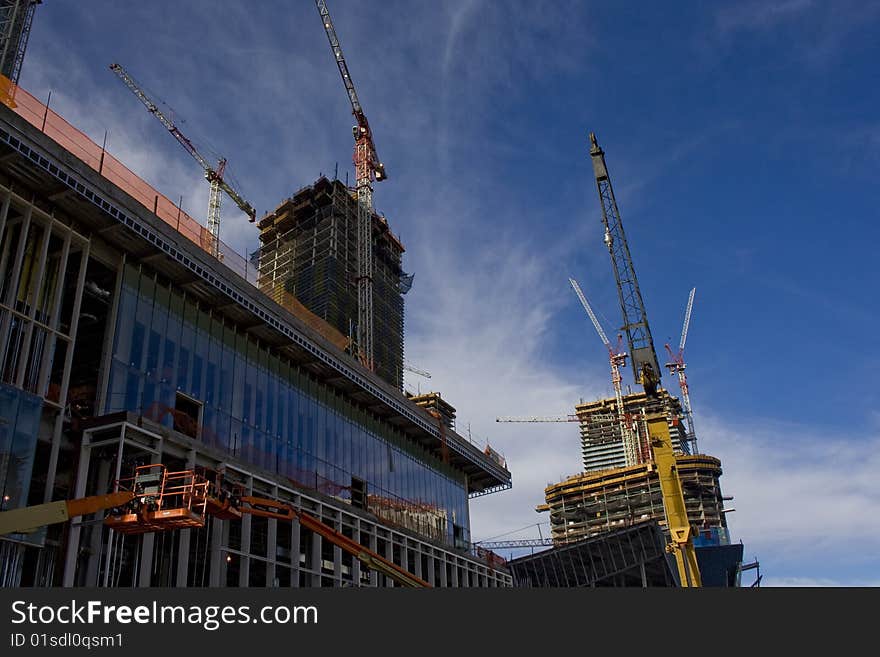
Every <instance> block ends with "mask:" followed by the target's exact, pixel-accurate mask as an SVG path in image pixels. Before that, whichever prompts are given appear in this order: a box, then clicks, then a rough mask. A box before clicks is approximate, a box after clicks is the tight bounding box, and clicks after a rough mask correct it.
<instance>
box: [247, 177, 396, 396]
mask: <svg viewBox="0 0 880 657" xmlns="http://www.w3.org/2000/svg"><path fill="white" fill-rule="evenodd" d="M259 228H260V248H259V249H258V251H257V253H256V259H257V262H258V268H259V279H258V286H259V288H260V290H262V291H263V292H264V293H266V294H268V295H269V296H271V297H272V298H273V299H275V301H277V302H278V303H280V304H281V305H285V304H289V303H291V301H292V300H296V301H298V302H299V303H300V304H302V306H304V307H305V308H307V309H308V310H309V311H311V312H312V313H314V315H316V316H317V317H318V318H320V319H321V320H323V321H325V322H327V323H328V324H329V325H330V326H332V327H333V328H334V329H335V330H337V331H338V332H339V333H340V334H342V335H344V336H348V346H349V347H354V346H355V345H352V344H351V336H352V335H354V334H355V333H356V330H355V328H356V327H355V324H356V321H357V316H358V314H357V309H358V305H357V304H358V300H357V289H356V283H357V199H356V198H355V196H354V194H353V193H352V192H351V190H349V189H348V188H347V187H346V186H345V184H343V183H342V182H341V181H339V180H332V181H331V180H329V179H328V178H325V177H323V176H322V177H320V178H318V180H317V181H316V182H315V183H314V184H313V185H309V186H306V187H303V188H302V189H300V190H299V191H297V192H296V193H295V194H294V195H293V196H292V197H290V198H288V199H286V200H285V201H284V202H282V203H281V204H280V205H279V206H278V207H277V208H276V209H275V211H274V212H272V213H270V214H269V215H267V216H266V217H264V218H263V219H262V220H261V221H260V223H259ZM403 251H404V248H403V244H401V243H400V241H399V240H398V239H397V238H396V237H395V236H394V235H393V234H392V233H391V231H390V229H389V227H388V222H387V221H386V220H385V218H384V217H381V216H379V215H377V214H374V215H373V263H374V265H373V290H374V296H373V304H374V307H373V313H374V347H373V350H374V362H375V368H376V373H377V374H379V376H381V377H382V378H383V379H385V380H386V381H388V382H390V383H392V384H393V385H394V386H395V387H397V388H398V389H400V388H402V386H403V291H402V288H401V281H402V279H403V278H404V277H405V274H404V272H403V269H402V268H401V258H402V255H403ZM352 351H354V349H352Z"/></svg>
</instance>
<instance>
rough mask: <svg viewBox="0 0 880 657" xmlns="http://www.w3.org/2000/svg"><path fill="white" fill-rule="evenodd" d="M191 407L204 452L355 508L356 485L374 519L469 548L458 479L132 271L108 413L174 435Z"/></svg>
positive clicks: (464, 501) (149, 277) (236, 333)
mask: <svg viewBox="0 0 880 657" xmlns="http://www.w3.org/2000/svg"><path fill="white" fill-rule="evenodd" d="M181 396H184V397H185V399H186V400H187V405H186V408H187V409H189V412H190V413H192V410H191V409H192V408H193V406H197V407H199V416H200V417H199V418H198V419H197V422H198V427H199V428H198V434H197V435H198V437H199V439H200V440H201V441H202V442H204V443H205V444H207V445H211V446H214V447H217V448H220V449H223V450H225V451H227V452H229V453H231V454H233V455H234V456H237V457H239V458H241V459H242V460H244V461H246V462H248V463H251V464H253V465H255V466H258V467H260V468H263V469H265V470H269V471H272V472H275V473H278V474H281V475H283V476H285V477H287V478H289V479H291V480H292V481H294V482H295V483H297V484H299V485H301V486H304V487H307V488H312V489H316V490H319V491H321V492H324V493H326V494H329V495H333V496H336V497H339V498H341V499H346V500H349V501H350V500H351V492H352V484H353V483H355V482H353V481H352V478H353V477H354V478H357V479H358V480H361V481H363V482H366V486H365V488H366V496H365V498H366V506H367V508H368V509H369V510H370V511H372V512H373V513H375V514H376V515H378V516H380V517H382V518H384V519H385V520H387V521H389V522H392V523H396V524H398V525H402V526H405V527H407V528H409V529H412V530H414V531H416V532H418V533H420V534H423V535H426V536H428V537H431V538H434V539H436V540H441V541H444V542H446V543H452V542H453V526H454V525H458V526H459V527H460V529H459V531H461V530H462V529H463V530H464V532H465V540H468V536H467V534H468V533H469V526H468V525H469V523H468V510H467V492H466V489H465V484H464V477H463V475H462V474H461V473H460V472H457V471H455V470H454V469H452V468H451V467H449V466H448V465H446V464H444V463H443V462H442V461H440V460H439V459H437V458H435V457H433V456H432V455H430V454H429V453H428V452H427V451H424V450H422V449H421V448H420V447H418V446H417V445H414V444H412V443H410V442H409V441H407V440H406V439H405V437H404V436H403V435H402V434H400V433H398V432H396V431H395V430H394V429H393V428H392V427H389V426H387V425H385V424H383V423H381V422H379V421H378V420H376V419H375V418H373V417H372V416H370V415H368V414H367V413H365V412H364V411H362V410H360V409H358V408H356V407H354V406H352V405H351V404H350V403H348V402H347V401H346V400H345V399H344V398H342V397H341V396H339V395H336V394H334V392H333V391H332V390H330V389H328V388H326V387H325V386H323V385H321V384H320V383H318V382H317V381H315V380H314V379H312V378H310V377H309V376H308V375H307V374H306V373H305V372H302V371H301V370H300V369H299V368H297V367H296V366H295V365H291V364H290V363H288V362H287V361H284V360H281V359H279V358H277V357H276V356H274V355H273V354H271V353H269V351H268V350H267V349H265V348H264V347H263V346H262V345H260V344H258V343H257V342H256V341H255V340H254V339H253V338H250V337H249V336H247V335H246V334H244V333H241V332H239V331H237V330H236V329H235V327H233V326H231V325H230V324H229V323H228V322H223V321H221V320H220V319H219V318H217V317H212V316H211V314H210V313H209V311H208V309H206V308H204V307H200V306H199V305H198V304H196V303H195V301H194V300H191V299H188V298H186V297H185V296H184V295H183V294H180V293H178V292H177V291H176V290H172V289H170V288H169V287H168V286H165V285H161V284H158V283H157V282H156V280H155V279H154V278H153V276H152V275H151V274H149V273H147V272H142V271H139V270H138V269H137V268H136V267H134V266H131V265H127V266H126V267H125V275H124V279H123V284H122V289H121V298H120V300H119V310H118V313H117V324H116V330H115V335H114V342H113V362H112V366H111V372H110V382H109V388H108V394H107V407H106V408H105V412H108V413H109V412H114V411H120V410H129V411H133V412H137V413H141V414H143V415H144V416H147V417H150V418H151V419H153V420H155V421H157V422H160V423H162V424H163V425H165V426H167V427H169V428H175V427H176V425H175V421H176V418H177V420H178V421H179V415H180V410H179V409H181V408H183V407H184V406H182V405H181V402H180V400H181ZM193 402H195V404H194V403H193ZM178 428H179V427H178ZM356 486H357V489H358V492H359V493H360V492H361V491H362V489H361V487H360V486H361V484H359V483H357V484H356ZM358 497H360V495H359V496H358ZM458 538H459V539H460V538H461V536H458Z"/></svg>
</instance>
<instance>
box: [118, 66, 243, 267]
mask: <svg viewBox="0 0 880 657" xmlns="http://www.w3.org/2000/svg"><path fill="white" fill-rule="evenodd" d="M110 70H111V71H113V72H114V73H115V74H116V75H117V77H118V78H119V79H120V80H122V82H123V84H125V86H126V87H128V89H129V91H131V92H132V93H133V94H134V95H135V96H136V97H137V98H138V100H140V101H141V103H143V105H144V107H146V108H147V111H148V112H150V114H152V115H153V116H155V117H156V118H157V119H158V120H159V122H160V123H161V124H162V125H163V126H165V128H166V129H167V130H168V132H170V133H171V136H173V137H174V138H175V139H176V140H177V141H178V143H180V145H181V146H183V148H184V150H185V151H186V152H187V153H189V154H190V155H191V156H192V158H193V159H194V160H195V161H196V162H198V163H199V166H201V167H202V169H203V170H204V172H205V179H206V180H207V181H208V182H209V183H210V185H211V192H210V194H209V197H208V221H207V227H208V231H209V233H210V234H211V237H212V242H213V243H212V245H211V250H212V252H213V254H214V255H215V256H216V255H218V253H219V251H218V249H219V241H220V198H221V196H220V191H221V190H222V191H223V192H225V193H226V195H227V196H229V198H231V199H232V200H233V202H234V203H235V204H236V205H237V206H238V208H239V209H240V210H241V211H242V212H244V213H245V214H246V215H247V216H248V220H249V221H251V222H253V221H255V220H256V217H257V212H256V210H254V208H253V206H252V205H251V204H250V203H248V202H247V201H246V200H244V198H242V196H241V194H239V193H238V192H237V191H236V190H235V189H234V188H233V187H232V186H231V185H230V184H229V183H227V182H226V180H225V179H224V177H223V174H224V173H225V171H226V158H221V159H220V161H219V162H218V163H217V166H216V167H215V166H213V165H212V164H211V163H210V162H209V161H208V160H207V159H206V158H205V156H204V155H202V154H201V153H200V152H199V151H198V149H197V148H196V147H195V146H194V145H193V143H192V142H191V141H190V140H189V139H188V138H187V137H186V135H184V134H183V133H182V132H181V131H180V128H178V127H177V126H176V125H175V124H174V122H173V121H172V120H171V119H169V118H168V117H167V116H165V114H164V113H163V112H162V110H160V109H159V106H158V105H157V104H156V103H154V102H153V101H152V100H151V99H150V97H149V96H147V94H146V92H144V90H143V88H142V87H141V86H140V85H139V84H138V83H137V82H136V81H135V80H134V78H132V77H131V76H130V75H129V74H128V72H127V71H126V70H125V69H124V68H123V67H122V66H120V65H119V64H111V65H110Z"/></svg>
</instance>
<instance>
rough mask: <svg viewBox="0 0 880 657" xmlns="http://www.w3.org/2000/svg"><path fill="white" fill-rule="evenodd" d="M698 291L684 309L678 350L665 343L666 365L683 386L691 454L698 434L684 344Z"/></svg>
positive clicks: (689, 296) (693, 451)
mask: <svg viewBox="0 0 880 657" xmlns="http://www.w3.org/2000/svg"><path fill="white" fill-rule="evenodd" d="M696 291H697V288H693V289H691V293H690V295H688V302H687V309H686V310H685V311H684V325H683V326H682V327H681V340H680V341H679V343H678V352H677V353H672V348H671V347H670V346H669V345H668V344H667V345H665V346H666V351H667V352H668V353H669V358H670V361H669V362H668V363H666V367H667V369H669V373H670V374H676V375H678V385H679V386H681V404H682V408H683V410H684V416H685V420H686V421H687V441H688V443H689V445H690V448H691V454H696V453H697V434H696V433H695V432H694V413H693V410H692V409H691V396H690V391H689V390H688V382H687V375H686V374H685V368H686V367H687V365H686V364H685V362H684V345H685V343H686V342H687V336H688V328H689V327H690V324H691V311H692V310H693V308H694V294H695V293H696Z"/></svg>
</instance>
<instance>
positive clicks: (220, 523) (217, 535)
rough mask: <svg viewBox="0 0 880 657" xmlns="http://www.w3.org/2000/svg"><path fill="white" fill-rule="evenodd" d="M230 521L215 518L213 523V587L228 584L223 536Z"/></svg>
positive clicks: (211, 580)
mask: <svg viewBox="0 0 880 657" xmlns="http://www.w3.org/2000/svg"><path fill="white" fill-rule="evenodd" d="M228 524H229V521H227V520H220V519H218V518H214V521H213V523H212V525H211V577H210V585H211V586H212V587H218V586H224V585H225V584H226V560H225V559H224V558H223V550H221V549H220V548H221V546H222V545H223V536H224V534H225V533H226V531H224V530H228V529H227V528H228Z"/></svg>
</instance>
